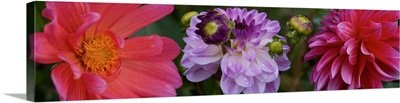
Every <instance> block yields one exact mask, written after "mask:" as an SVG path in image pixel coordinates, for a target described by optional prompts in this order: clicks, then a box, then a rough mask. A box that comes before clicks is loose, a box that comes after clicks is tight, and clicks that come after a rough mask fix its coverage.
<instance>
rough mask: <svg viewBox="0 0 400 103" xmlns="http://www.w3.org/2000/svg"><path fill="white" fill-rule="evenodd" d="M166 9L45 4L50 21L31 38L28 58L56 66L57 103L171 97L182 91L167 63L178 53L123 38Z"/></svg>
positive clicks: (170, 46) (158, 41) (163, 43)
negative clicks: (58, 98)
mask: <svg viewBox="0 0 400 103" xmlns="http://www.w3.org/2000/svg"><path fill="white" fill-rule="evenodd" d="M172 10H173V6H172V5H139V4H108V3H78V2H74V3H72V2H71V3H65V2H46V8H45V9H44V10H43V12H42V15H43V16H44V17H46V18H48V19H50V20H51V22H50V23H48V24H46V25H45V27H44V32H37V33H35V34H33V35H31V37H30V40H31V44H32V45H31V47H32V48H33V49H32V50H33V51H32V54H31V58H32V59H33V60H34V61H36V62H39V63H43V64H50V63H59V64H58V65H56V66H55V67H54V68H53V69H52V72H51V78H52V81H53V83H54V86H55V87H56V89H57V92H58V94H59V97H60V100H85V99H105V98H137V97H158V96H176V91H175V89H176V88H178V87H180V86H181V85H182V81H181V79H180V76H179V74H178V71H177V68H176V66H175V65H174V64H173V62H172V61H171V60H172V59H174V58H175V57H176V56H177V55H178V54H179V51H180V48H179V46H178V45H177V44H176V43H175V42H174V41H173V40H172V39H169V38H166V37H161V36H158V35H151V36H139V37H134V38H127V37H128V36H130V35H131V34H133V33H135V32H136V31H138V30H139V29H141V28H143V27H145V26H146V25H149V24H151V23H153V22H155V21H157V20H159V19H161V18H162V17H164V16H166V15H168V14H169V13H171V12H172Z"/></svg>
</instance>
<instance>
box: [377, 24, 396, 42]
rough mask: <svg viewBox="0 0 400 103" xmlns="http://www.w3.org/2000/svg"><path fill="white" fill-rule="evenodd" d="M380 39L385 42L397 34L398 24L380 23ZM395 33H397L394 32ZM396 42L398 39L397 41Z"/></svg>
mask: <svg viewBox="0 0 400 103" xmlns="http://www.w3.org/2000/svg"><path fill="white" fill-rule="evenodd" d="M381 25H382V37H381V40H387V39H390V38H392V37H393V36H396V33H397V35H398V34H399V32H398V30H399V26H398V22H382V23H381ZM396 31H397V32H396ZM397 40H398V39H397Z"/></svg>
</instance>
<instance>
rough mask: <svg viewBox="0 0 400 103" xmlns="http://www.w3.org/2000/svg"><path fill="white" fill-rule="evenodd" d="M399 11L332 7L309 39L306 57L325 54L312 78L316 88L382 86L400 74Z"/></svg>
mask: <svg viewBox="0 0 400 103" xmlns="http://www.w3.org/2000/svg"><path fill="white" fill-rule="evenodd" d="M399 18H400V17H399V11H370V10H339V11H334V10H331V12H330V14H329V15H326V16H325V17H324V19H325V20H324V21H322V22H321V23H322V25H323V27H321V28H320V30H321V32H320V33H317V34H316V35H315V36H314V37H312V38H311V39H310V40H309V48H311V50H310V51H309V52H308V53H307V54H306V56H305V58H304V59H305V61H307V60H310V59H312V58H316V57H319V56H322V58H321V59H320V60H319V61H318V63H317V64H316V65H315V66H314V68H313V70H312V74H311V77H310V81H312V82H314V83H315V84H316V85H315V88H314V89H315V90H321V89H328V90H332V89H333V90H336V89H355V88H382V82H381V81H393V80H399V78H400V75H399V74H400V73H399V72H400V69H399V68H400V65H399V58H400V57H399V43H400V42H399V24H398V20H399Z"/></svg>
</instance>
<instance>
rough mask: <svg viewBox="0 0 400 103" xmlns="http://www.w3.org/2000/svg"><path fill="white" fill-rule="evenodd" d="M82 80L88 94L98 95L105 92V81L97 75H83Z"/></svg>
mask: <svg viewBox="0 0 400 103" xmlns="http://www.w3.org/2000/svg"><path fill="white" fill-rule="evenodd" d="M82 80H83V82H84V83H85V86H86V90H87V92H88V93H91V94H100V93H103V92H104V91H105V90H106V87H107V83H106V81H105V80H104V79H102V78H100V77H99V76H97V75H94V74H89V73H84V74H82Z"/></svg>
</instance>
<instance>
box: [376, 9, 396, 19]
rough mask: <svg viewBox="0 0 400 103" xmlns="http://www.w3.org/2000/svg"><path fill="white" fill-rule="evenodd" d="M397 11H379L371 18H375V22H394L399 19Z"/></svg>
mask: <svg viewBox="0 0 400 103" xmlns="http://www.w3.org/2000/svg"><path fill="white" fill-rule="evenodd" d="M399 15H400V13H399V11H396V10H393V11H384V10H380V11H377V12H375V13H374V15H373V17H376V19H377V21H396V20H398V19H399Z"/></svg>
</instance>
